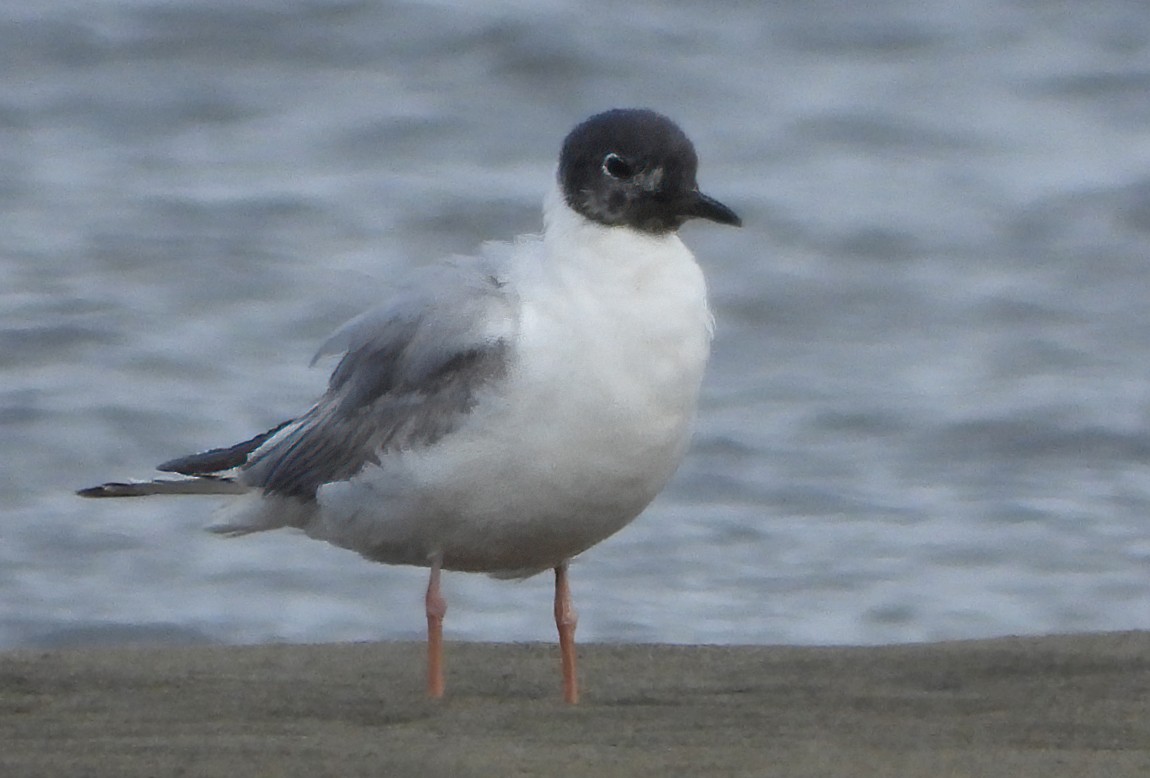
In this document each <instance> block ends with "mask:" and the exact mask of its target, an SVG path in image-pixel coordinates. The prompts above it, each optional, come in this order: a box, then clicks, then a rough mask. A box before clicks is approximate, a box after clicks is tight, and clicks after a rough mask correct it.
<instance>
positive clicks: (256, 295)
mask: <svg viewBox="0 0 1150 778" xmlns="http://www.w3.org/2000/svg"><path fill="white" fill-rule="evenodd" d="M621 105H639V106H649V107H653V108H656V109H659V110H661V111H663V112H665V113H667V114H669V115H671V116H672V117H674V118H676V119H677V120H678V121H679V122H680V123H681V124H682V125H683V127H684V128H685V129H686V130H687V132H688V133H689V134H690V135H691V136H692V137H693V138H694V140H695V142H696V145H697V147H698V150H699V154H700V157H701V159H702V165H701V173H700V181H701V183H702V185H703V188H704V189H705V190H706V191H708V192H710V193H711V194H712V195H714V196H715V197H717V198H719V199H721V200H723V201H724V202H727V203H729V204H730V205H731V206H732V207H734V208H735V209H736V210H737V211H738V212H739V213H740V214H741V215H742V216H743V218H744V220H745V222H746V225H747V226H746V227H745V228H744V229H743V230H729V229H725V228H720V227H715V226H712V225H703V224H692V225H690V226H688V227H687V228H685V229H684V238H685V240H686V241H687V242H688V243H689V244H690V245H691V246H692V247H693V248H694V249H695V251H696V253H697V254H698V255H699V257H700V260H701V262H702V264H703V265H704V267H705V269H706V271H707V274H708V278H709V280H710V283H711V286H712V297H713V303H714V308H715V314H716V317H717V319H718V335H717V339H716V341H715V353H714V359H713V362H712V367H711V370H710V373H709V376H708V379H707V383H706V386H705V396H704V400H703V407H702V411H701V417H700V423H699V428H698V432H697V435H696V438H695V445H694V448H693V449H692V452H691V454H690V455H689V457H688V460H687V462H686V464H685V465H684V467H683V469H682V470H681V471H680V473H679V475H678V476H677V478H676V479H675V481H674V482H673V484H672V486H671V487H670V488H669V489H668V491H667V492H666V493H665V494H664V495H663V496H662V497H661V498H660V499H659V500H658V501H656V503H655V504H654V505H653V506H652V507H651V508H650V509H649V510H648V511H647V513H646V514H645V515H644V516H643V517H642V518H641V519H640V520H639V521H637V522H636V523H635V524H634V525H632V526H631V527H630V528H628V529H627V530H625V531H624V532H623V533H621V534H620V535H619V536H617V537H615V538H613V539H611V540H609V541H608V542H606V543H604V544H603V545H601V546H599V547H597V548H595V549H593V550H592V551H590V552H588V553H587V554H585V555H584V557H582V558H580V559H579V560H578V561H577V562H576V564H575V566H574V568H573V586H574V589H575V594H576V598H577V600H576V602H577V605H578V606H579V608H580V610H581V613H582V621H581V626H580V638H581V639H584V640H626V641H633V640H661V641H682V642H746V643H774V642H796V643H856V642H862V643H880V642H897V641H912V640H927V639H940V638H961V637H975V636H986V635H997V634H1006V633H1041V632H1051V631H1075V630H1092V629H1117V628H1150V525H1148V522H1147V514H1148V512H1150V511H1148V509H1150V472H1148V460H1150V425H1148V411H1150V387H1148V383H1147V361H1148V360H1147V354H1148V349H1150V310H1148V308H1150V306H1148V304H1147V298H1148V294H1147V290H1150V269H1148V266H1147V263H1148V253H1150V252H1148V250H1147V249H1148V248H1150V132H1148V127H1150V7H1148V6H1147V5H1146V4H1145V3H1144V2H1141V1H1140V0H1139V1H1137V2H1135V1H1133V0H1132V1H1131V2H1123V1H1122V0H1103V1H1101V2H1092V3H1088V4H1086V3H1084V4H1076V3H1047V2H1038V1H1037V0H1035V1H1034V2H991V1H990V0H986V1H985V2H978V1H977V0H969V1H965V2H964V1H961V0H960V1H959V2H955V1H954V0H937V1H935V2H922V1H921V0H916V1H915V2H910V0H904V1H903V2H878V3H865V4H862V3H852V2H847V1H846V0H837V1H828V2H819V1H817V0H816V1H815V2H803V3H791V2H765V3H764V2H726V3H724V2H714V3H705V4H704V3H698V4H695V3H654V2H642V1H640V2H630V3H626V4H617V3H608V2H592V3H582V4H576V3H568V2H560V1H558V0H557V1H555V2H543V3H540V2H521V3H515V2H507V3H488V4H477V3H466V2H463V1H462V0H457V2H450V0H448V1H446V2H426V3H418V2H413V3H370V2H323V1H322V0H316V1H315V2H278V1H277V2H271V1H268V2H238V0H237V2H232V3H227V2H208V1H202V2H201V1H194V2H193V1H186V2H160V1H159V0H89V1H88V2H84V3H74V2H64V1H63V0H58V1H54V0H43V1H40V2H30V3H24V4H12V3H9V4H5V5H4V7H3V9H0V512H2V515H0V521H2V524H0V647H13V646H33V645H66V644H95V643H108V642H120V641H123V640H129V639H137V640H146V641H158V642H188V641H206V640H211V641H224V642H261V641H272V640H292V641H330V640H362V639H377V638H405V637H414V636H417V635H419V634H420V633H421V631H422V629H423V615H422V589H423V586H424V582H425V573H424V572H423V571H420V570H415V569H405V568H387V567H382V566H378V565H371V564H369V563H367V562H364V561H362V560H360V559H358V558H357V557H356V556H354V555H353V554H350V553H348V552H346V551H340V550H338V549H334V548H329V547H327V546H325V545H323V544H320V543H315V542H313V541H308V540H306V539H304V538H302V537H300V536H297V535H292V534H289V533H279V534H270V535H261V536H256V537H248V538H244V539H241V540H234V541H225V540H221V539H219V538H216V537H212V536H208V535H206V534H204V533H202V532H201V531H200V527H201V526H202V525H204V524H206V523H208V521H209V520H210V515H211V512H212V509H213V503H212V501H211V500H210V499H209V500H196V499H187V500H175V501H134V502H131V501H130V502H110V501H108V502H90V501H82V500H79V499H78V498H75V497H73V496H72V494H71V493H72V490H73V489H75V488H77V487H80V486H86V485H89V484H92V483H96V482H99V481H102V480H105V479H109V478H124V477H132V476H143V475H146V474H147V473H148V472H149V468H150V466H151V465H153V464H154V463H156V462H159V461H162V460H164V459H167V458H170V457H172V456H176V455H179V454H184V453H187V452H191V451H194V450H198V449H202V448H206V447H210V446H217V445H223V444H228V443H231V442H234V441H236V440H238V439H240V438H242V437H244V436H247V435H249V434H252V433H255V432H258V431H261V430H263V429H266V428H267V427H269V426H270V425H272V424H274V423H276V422H278V421H280V420H282V419H283V418H286V417H288V416H291V415H293V414H296V413H298V412H300V411H301V410H303V409H305V408H306V407H307V405H308V404H309V403H310V401H311V399H312V398H313V397H314V396H315V395H316V394H317V393H318V392H319V391H320V390H321V389H322V387H323V384H324V381H325V378H326V371H325V370H324V369H323V367H329V365H328V364H325V365H323V367H321V368H320V369H312V370H309V369H308V368H307V362H308V360H309V358H310V356H311V354H312V353H313V351H314V349H315V348H316V346H318V344H319V343H320V342H321V340H322V339H323V337H324V336H325V335H326V334H327V332H328V331H330V330H331V329H332V328H333V327H335V326H337V325H338V324H339V323H341V322H342V321H343V320H344V319H346V318H348V317H350V316H352V315H354V314H355V313H357V312H358V311H360V310H361V309H363V308H365V307H367V306H369V305H372V304H374V303H376V302H377V301H379V300H381V299H382V298H383V297H385V296H386V295H387V294H388V289H389V283H390V282H391V281H392V280H393V279H394V278H396V277H397V276H398V275H399V274H401V273H402V272H403V270H404V269H405V268H408V267H411V266H412V265H415V264H418V263H422V262H427V261H432V260H434V259H436V258H437V257H440V256H443V255H444V254H448V253H453V252H468V251H470V250H473V249H474V248H475V247H476V246H477V245H478V243H480V242H481V241H483V240H488V239H498V238H509V237H512V236H513V235H514V234H516V233H518V232H525V231H534V230H536V229H538V227H539V224H540V219H539V204H540V200H541V196H542V194H543V192H544V190H545V189H546V188H547V187H548V185H549V183H550V176H551V174H552V168H553V165H554V161H555V157H556V154H557V151H558V147H559V143H560V141H561V139H562V137H563V135H564V134H565V133H566V132H567V130H568V129H569V128H570V127H571V126H572V125H573V124H574V123H576V122H577V121H578V120H580V119H582V118H583V117H584V116H586V115H588V114H590V113H593V112H595V111H598V110H601V109H604V108H608V107H613V106H621ZM445 586H446V594H447V596H448V599H449V603H450V608H451V610H450V613H449V616H448V635H449V638H468V639H486V640H529V639H542V640H550V639H551V636H552V631H553V625H552V623H551V615H550V609H551V606H550V580H549V578H548V577H547V576H539V577H537V578H535V579H531V580H529V581H527V582H524V583H508V582H496V581H490V580H488V579H486V578H484V577H481V576H474V575H471V576H468V575H462V574H455V575H448V576H447V578H446V581H445Z"/></svg>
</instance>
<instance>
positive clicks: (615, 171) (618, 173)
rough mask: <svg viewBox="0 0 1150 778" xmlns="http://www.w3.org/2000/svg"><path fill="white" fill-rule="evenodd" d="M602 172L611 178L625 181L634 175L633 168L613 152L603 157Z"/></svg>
mask: <svg viewBox="0 0 1150 778" xmlns="http://www.w3.org/2000/svg"><path fill="white" fill-rule="evenodd" d="M603 172H604V173H606V174H607V175H609V176H611V178H618V179H627V178H630V177H631V176H633V175H635V167H634V165H632V164H631V163H630V162H628V161H627V160H625V159H623V158H622V157H620V156H619V155H618V154H616V153H615V152H611V153H610V154H608V155H607V156H605V157H603Z"/></svg>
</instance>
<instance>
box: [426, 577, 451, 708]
mask: <svg viewBox="0 0 1150 778" xmlns="http://www.w3.org/2000/svg"><path fill="white" fill-rule="evenodd" d="M442 563H443V560H442V559H440V558H439V557H435V559H434V560H432V563H431V578H430V580H428V582H427V599H426V604H427V696H428V697H433V698H435V699H438V698H440V697H442V696H443V689H444V683H443V617H444V615H445V614H446V613H447V601H446V600H444V599H443V595H441V594H440V593H439V567H440V565H441V564H442Z"/></svg>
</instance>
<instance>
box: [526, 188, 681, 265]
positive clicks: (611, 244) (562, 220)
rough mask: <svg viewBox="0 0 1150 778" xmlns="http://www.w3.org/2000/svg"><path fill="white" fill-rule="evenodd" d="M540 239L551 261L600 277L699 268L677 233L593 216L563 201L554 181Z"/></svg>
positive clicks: (545, 209)
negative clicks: (650, 230) (620, 224)
mask: <svg viewBox="0 0 1150 778" xmlns="http://www.w3.org/2000/svg"><path fill="white" fill-rule="evenodd" d="M543 243H544V245H545V246H546V247H547V249H548V254H549V260H550V261H551V262H553V263H555V264H556V265H559V266H564V267H565V268H566V269H569V270H572V271H575V272H580V271H584V272H587V273H590V274H591V275H595V276H600V277H602V278H603V280H604V281H606V280H608V279H613V280H614V281H615V282H623V283H628V282H629V279H632V278H634V279H636V280H640V279H642V278H643V277H646V276H649V275H652V274H655V275H663V274H666V273H672V274H673V273H676V272H688V273H691V274H694V273H695V272H697V266H696V265H695V259H694V256H693V255H692V254H691V252H690V251H689V250H688V249H687V247H686V246H685V245H683V242H682V241H681V240H679V236H678V235H676V234H675V233H673V232H671V233H665V234H659V235H656V234H652V233H648V232H642V231H640V230H637V229H634V228H632V227H618V226H617V227H609V226H606V225H603V224H599V223H598V222H594V221H591V220H590V219H588V218H586V217H585V216H583V215H582V214H580V213H577V212H576V211H575V210H574V209H572V208H571V207H570V206H568V205H567V202H566V200H565V199H564V198H563V193H562V191H561V190H560V188H559V186H558V185H555V186H553V187H552V188H551V190H550V191H549V192H548V193H547V196H546V198H545V199H544V205H543Z"/></svg>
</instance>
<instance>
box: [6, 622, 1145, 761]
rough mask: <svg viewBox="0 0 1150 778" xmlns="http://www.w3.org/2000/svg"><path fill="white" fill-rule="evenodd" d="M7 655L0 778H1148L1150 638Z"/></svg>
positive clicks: (394, 646)
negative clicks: (565, 689)
mask: <svg viewBox="0 0 1150 778" xmlns="http://www.w3.org/2000/svg"><path fill="white" fill-rule="evenodd" d="M422 650H423V649H422V646H420V645H416V644H407V643H381V644H354V645H321V646H251V647H206V648H205V647H197V648H186V649H184V648H181V649H172V648H164V649H139V648H123V649H110V650H109V649H99V650H69V651H51V652H39V651H37V652H32V651H28V652H15V653H8V654H0V744H2V745H0V774H2V775H5V776H24V775H37V776H39V775H62V776H63V775H66V776H169V775H187V776H201V775H204V776H209V775H220V776H223V775H227V776H237V775H242V776H329V775H330V776H357V775H364V776H367V775H371V776H381V775H389V776H391V775H396V776H406V775H411V776H428V775H433V776H434V775H444V776H447V775H451V776H487V775H492V776H527V775H539V776H555V775H588V776H646V775H650V776H655V775H658V776H666V775H747V776H761V775H772V776H840V775H841V776H894V775H898V776H952V775H953V776H959V775H961V776H974V775H977V776H981V775H1003V776H1042V777H1043V778H1054V777H1055V776H1074V777H1075V778H1080V777H1081V776H1095V775H1097V776H1127V775H1129V776H1133V775H1150V633H1141V632H1139V633H1121V634H1101V635H1075V636H1053V637H1042V638H1005V639H999V640H987V641H972V642H957V643H940V644H933V645H917V646H893V647H881V648H788V647H746V648H742V647H734V648H732V647H696V646H646V645H588V646H582V647H581V649H580V657H581V663H582V664H581V670H582V674H583V677H584V695H585V699H584V702H583V703H582V704H581V705H579V706H576V707H568V706H565V705H563V704H562V702H561V701H560V693H559V688H558V683H559V678H558V671H557V667H558V655H557V649H555V648H554V647H553V646H549V645H510V644H506V645H503V644H496V645H491V644H449V645H448V653H447V663H448V697H447V699H446V700H443V701H441V702H438V703H433V702H431V701H429V700H427V699H425V698H424V696H423V689H422V682H423V678H422V672H423V657H422Z"/></svg>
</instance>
